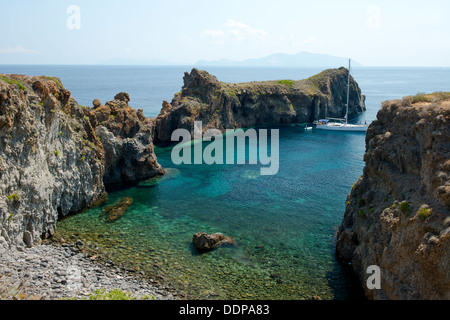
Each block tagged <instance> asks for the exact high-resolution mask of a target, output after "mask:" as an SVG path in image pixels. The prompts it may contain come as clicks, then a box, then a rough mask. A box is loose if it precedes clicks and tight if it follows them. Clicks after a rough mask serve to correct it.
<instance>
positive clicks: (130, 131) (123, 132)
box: [89, 92, 164, 187]
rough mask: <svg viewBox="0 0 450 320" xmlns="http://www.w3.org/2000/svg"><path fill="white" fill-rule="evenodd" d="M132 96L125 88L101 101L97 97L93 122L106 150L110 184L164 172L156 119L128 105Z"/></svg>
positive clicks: (132, 180)
mask: <svg viewBox="0 0 450 320" xmlns="http://www.w3.org/2000/svg"><path fill="white" fill-rule="evenodd" d="M129 101H130V97H129V95H128V94H127V93H125V92H121V93H119V94H117V95H116V96H115V97H114V100H113V101H108V102H107V103H106V104H105V105H101V103H100V101H98V100H95V101H94V109H93V110H92V112H91V113H90V116H89V117H90V120H91V123H92V124H93V125H94V126H95V127H96V132H97V136H98V137H99V139H100V142H101V143H102V145H103V148H104V150H105V175H104V177H103V181H104V182H105V184H106V186H107V187H109V186H117V185H119V186H123V185H126V184H133V183H136V182H138V181H140V180H145V179H148V178H151V177H153V176H155V175H160V174H163V173H164V170H163V169H162V167H161V166H160V165H159V163H158V162H157V159H156V155H155V152H154V150H153V142H152V141H153V137H154V128H155V123H154V119H149V118H146V117H145V116H144V114H143V110H142V109H138V110H137V111H136V110H134V109H133V108H131V107H130V106H129V105H128V102H129Z"/></svg>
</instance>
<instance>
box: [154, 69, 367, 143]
mask: <svg viewBox="0 0 450 320" xmlns="http://www.w3.org/2000/svg"><path fill="white" fill-rule="evenodd" d="M347 81H348V70H347V69H345V68H340V69H331V70H326V71H323V72H321V73H319V74H317V75H315V76H313V77H310V78H308V79H306V80H301V81H292V80H281V81H259V82H249V83H240V84H233V83H224V82H220V81H218V80H217V78H216V77H215V76H213V75H211V74H209V73H208V72H206V71H202V70H198V69H193V70H192V71H191V73H185V75H184V86H183V89H182V91H181V92H179V93H177V94H176V95H175V97H174V98H173V100H172V102H171V103H168V102H167V101H164V102H163V107H162V110H161V113H160V114H159V116H158V117H157V119H156V135H155V142H169V141H170V140H171V135H172V132H173V131H174V130H176V129H179V128H184V129H187V130H189V131H191V133H193V127H194V121H202V122H203V131H206V130H208V129H219V130H221V131H222V132H224V131H225V130H226V129H235V128H249V127H253V126H271V125H279V124H290V123H312V122H314V121H315V120H318V119H319V118H322V117H340V118H342V117H344V115H345V111H346V110H345V109H346V106H345V105H346V99H347ZM364 110H365V106H364V96H362V95H361V90H360V89H359V87H358V84H357V83H356V82H355V81H354V80H353V78H351V85H350V104H349V118H350V119H351V118H353V117H354V116H356V115H357V114H360V113H362V112H363V111H364Z"/></svg>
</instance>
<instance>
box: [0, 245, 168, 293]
mask: <svg viewBox="0 0 450 320" xmlns="http://www.w3.org/2000/svg"><path fill="white" fill-rule="evenodd" d="M0 253H1V254H0V300H1V299H9V300H15V299H23V300H64V299H76V300H88V299H92V298H93V297H98V296H99V295H98V293H99V292H105V293H108V292H111V291H112V290H120V292H121V294H123V295H124V296H126V297H127V298H128V299H137V300H176V299H177V298H176V295H177V294H176V293H175V292H170V291H169V290H170V289H169V288H165V287H164V286H161V285H158V284H157V283H155V282H154V281H153V280H152V279H149V278H146V277H144V275H143V274H141V273H138V272H129V271H127V270H123V269H121V268H119V267H115V266H113V265H105V264H102V263H99V262H97V261H95V260H92V259H91V258H89V257H88V256H87V255H86V254H85V253H83V252H82V251H80V250H79V249H78V248H77V246H76V245H74V244H55V243H52V242H48V243H44V244H42V245H39V246H35V247H33V248H27V249H24V250H23V251H16V250H4V251H2V252H0Z"/></svg>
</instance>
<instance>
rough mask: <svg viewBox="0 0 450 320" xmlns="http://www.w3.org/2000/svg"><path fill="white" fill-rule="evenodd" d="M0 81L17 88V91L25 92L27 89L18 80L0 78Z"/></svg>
mask: <svg viewBox="0 0 450 320" xmlns="http://www.w3.org/2000/svg"><path fill="white" fill-rule="evenodd" d="M0 79H1V80H3V81H5V82H6V83H7V84H13V85H15V86H17V87H18V88H19V89H22V90H26V89H27V88H26V87H25V86H24V85H23V84H22V83H21V82H20V81H18V80H15V79H11V78H8V77H5V76H0Z"/></svg>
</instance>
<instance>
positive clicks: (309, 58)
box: [195, 52, 362, 68]
mask: <svg viewBox="0 0 450 320" xmlns="http://www.w3.org/2000/svg"><path fill="white" fill-rule="evenodd" d="M195 65H198V66H230V67H327V68H328V67H341V66H347V65H348V58H342V57H336V56H332V55H328V54H318V53H310V52H300V53H297V54H287V53H275V54H272V55H270V56H267V57H263V58H257V59H248V60H244V61H233V60H227V59H222V60H214V61H205V60H200V61H198V62H197V63H196V64H195ZM352 65H353V66H362V65H361V64H360V63H359V62H357V61H355V60H352Z"/></svg>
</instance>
